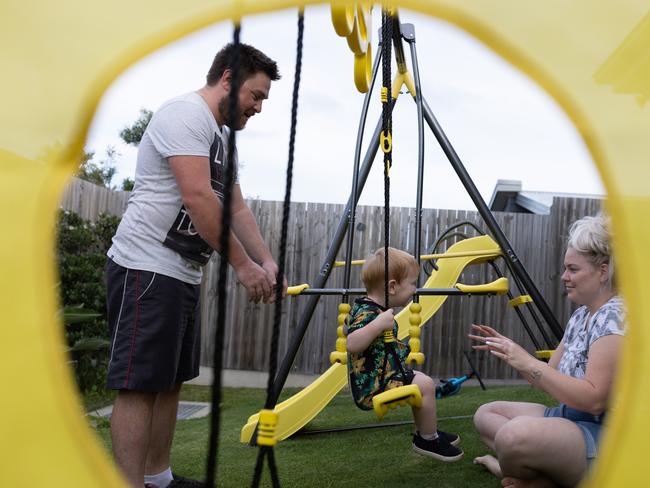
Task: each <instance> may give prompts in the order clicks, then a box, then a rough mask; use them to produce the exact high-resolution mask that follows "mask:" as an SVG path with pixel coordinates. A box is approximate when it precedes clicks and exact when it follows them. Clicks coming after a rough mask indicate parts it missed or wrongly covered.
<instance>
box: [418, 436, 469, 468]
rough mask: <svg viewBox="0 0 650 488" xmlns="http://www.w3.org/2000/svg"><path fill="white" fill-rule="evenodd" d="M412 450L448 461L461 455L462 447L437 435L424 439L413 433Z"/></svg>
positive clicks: (454, 459) (457, 458)
mask: <svg viewBox="0 0 650 488" xmlns="http://www.w3.org/2000/svg"><path fill="white" fill-rule="evenodd" d="M413 450H414V451H415V452H417V453H418V454H422V455H424V456H429V457H432V458H434V459H437V460H438V461H442V462H445V463H450V462H453V461H458V460H459V459H461V458H462V457H463V451H462V449H459V448H457V447H456V446H452V445H451V444H450V443H449V441H448V440H447V439H445V438H444V437H442V436H440V435H439V436H438V437H437V438H435V439H433V440H428V439H424V438H422V437H421V436H420V434H417V433H416V434H414V435H413Z"/></svg>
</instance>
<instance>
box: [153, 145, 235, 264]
mask: <svg viewBox="0 0 650 488" xmlns="http://www.w3.org/2000/svg"><path fill="white" fill-rule="evenodd" d="M233 161H234V157H233ZM226 163H227V161H226V151H225V148H224V144H223V141H222V139H221V136H220V135H219V134H217V133H216V132H215V134H214V141H213V142H212V145H211V146H210V186H211V187H212V191H214V192H215V194H216V195H217V196H218V197H219V198H223V190H224V186H225V185H224V184H225V181H224V180H225V173H226V171H225V168H226ZM234 169H235V174H236V168H234ZM163 245H165V246H167V247H169V248H170V249H173V250H174V251H176V252H177V253H179V254H180V255H181V256H183V257H184V258H185V259H189V260H190V261H194V262H195V263H198V264H200V265H204V264H205V263H207V262H208V260H209V259H210V256H211V255H212V252H213V249H212V248H211V247H210V246H209V245H208V243H207V242H205V241H204V240H203V238H202V237H201V236H200V235H199V233H198V231H197V230H196V228H195V227H194V224H193V223H192V220H191V219H190V216H189V214H188V213H187V210H186V209H185V206H184V205H183V206H182V207H181V208H180V210H179V212H178V215H177V216H176V220H174V223H173V224H172V226H171V228H170V229H169V232H168V233H167V237H166V238H165V241H164V242H163Z"/></svg>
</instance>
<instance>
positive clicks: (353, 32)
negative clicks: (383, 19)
mask: <svg viewBox="0 0 650 488" xmlns="http://www.w3.org/2000/svg"><path fill="white" fill-rule="evenodd" d="M372 7H373V4H372V2H370V1H367V0H361V1H356V2H343V1H341V0H335V1H334V2H332V7H331V14H332V23H333V24H334V31H335V32H336V33H337V34H338V35H339V36H341V37H345V39H346V40H347V42H348V47H349V48H350V50H351V51H352V53H353V54H354V85H355V86H356V88H357V90H358V91H359V92H361V93H366V92H367V91H368V90H369V89H370V81H371V79H372Z"/></svg>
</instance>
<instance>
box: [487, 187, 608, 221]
mask: <svg viewBox="0 0 650 488" xmlns="http://www.w3.org/2000/svg"><path fill="white" fill-rule="evenodd" d="M555 197H560V198H589V199H594V198H595V199H603V198H604V196H603V195H593V194H591V195H588V194H584V193H561V192H546V191H524V190H522V187H521V181H519V180H497V183H496V185H495V186H494V191H493V192H492V198H491V199H490V204H489V206H490V210H492V211H493V212H523V213H533V214H540V215H548V214H549V213H551V207H552V206H553V199H554V198H555Z"/></svg>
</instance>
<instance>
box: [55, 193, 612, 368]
mask: <svg viewBox="0 0 650 488" xmlns="http://www.w3.org/2000/svg"><path fill="white" fill-rule="evenodd" d="M92 187H94V188H92ZM127 200H128V192H111V191H110V190H106V189H103V188H100V187H96V186H95V185H92V184H89V183H86V182H83V181H80V180H75V181H74V182H73V183H72V184H71V185H70V188H68V190H67V191H66V196H65V198H64V199H63V202H62V207H63V208H64V209H67V210H73V211H75V212H77V213H79V214H80V215H82V216H83V217H85V218H87V219H93V218H95V217H96V215H97V214H98V213H99V212H101V211H104V212H110V213H114V214H116V215H120V214H121V213H122V211H123V209H124V208H125V206H126V202H127ZM248 203H249V205H250V207H251V210H252V211H253V213H254V215H255V216H256V219H257V222H258V225H259V228H260V231H261V233H262V236H263V237H264V239H265V240H266V242H268V243H270V244H271V250H272V252H273V254H274V255H275V256H277V254H278V243H279V240H280V239H279V236H280V228H281V222H282V204H281V202H273V201H261V200H250V201H249V202H248ZM600 208H601V201H600V200H588V199H576V198H556V199H555V200H554V204H553V207H552V210H551V213H550V215H531V214H520V213H505V212H496V213H495V218H496V220H497V222H498V223H499V225H500V226H501V228H502V229H503V231H504V233H505V235H506V236H507V237H508V239H509V241H510V243H511V244H512V246H513V248H514V250H515V252H516V253H517V255H518V257H519V259H520V260H521V261H522V263H523V264H524V266H525V267H526V269H527V271H528V273H529V274H530V276H531V277H532V279H533V281H534V282H535V283H536V284H537V286H538V288H539V290H540V292H541V293H542V295H543V296H544V297H545V298H546V300H547V302H548V304H549V306H550V308H551V310H552V311H553V312H554V314H555V316H556V317H557V318H558V320H559V322H560V324H561V325H564V323H565V322H566V320H567V319H568V317H569V315H570V313H571V312H572V310H573V309H572V307H571V305H570V303H569V302H568V300H566V298H565V294H564V287H563V286H562V284H561V283H560V275H561V271H562V261H563V254H564V243H565V242H566V230H567V228H568V225H569V224H570V223H571V222H572V221H574V220H576V219H578V218H580V217H582V216H584V215H593V214H595V213H596V212H598V210H599V209H600ZM343 211H344V206H343V205H333V204H321V203H293V204H292V205H291V214H290V215H291V219H290V222H289V229H288V244H287V256H286V267H287V277H288V280H289V283H290V284H299V283H312V282H313V280H314V279H315V277H316V276H317V274H318V272H319V270H320V268H321V265H322V264H323V262H324V259H325V256H326V253H327V249H328V246H329V244H330V240H331V239H332V237H333V235H334V232H335V229H336V227H337V226H338V223H339V220H340V219H341V218H342V216H343ZM414 214H415V210H414V209H412V208H393V209H392V210H391V218H390V220H391V227H390V228H391V237H390V239H391V245H393V246H394V247H398V248H401V249H405V250H411V249H413V235H414V227H415V220H414ZM383 220H384V219H383V209H381V208H379V207H359V208H358V211H357V219H356V225H355V230H354V234H355V235H354V239H355V245H354V249H355V251H354V256H353V257H354V258H365V257H366V256H367V255H369V254H370V253H371V252H372V251H374V250H375V249H376V248H378V247H380V246H381V245H382V242H383ZM462 221H469V222H473V223H474V224H476V225H477V226H479V227H481V228H483V229H484V230H486V231H487V229H486V227H485V225H484V224H483V222H482V219H481V218H480V216H479V214H478V212H473V211H463V210H440V209H425V210H424V211H423V215H422V238H423V240H422V249H423V251H425V250H428V249H429V248H430V247H431V246H432V245H433V244H434V243H435V241H436V239H437V237H438V236H439V235H440V234H441V233H442V232H444V231H445V230H446V229H447V228H448V227H449V226H451V225H454V224H457V223H458V222H462ZM458 231H460V232H463V233H465V234H466V235H468V236H473V235H476V233H475V231H474V230H473V229H472V228H471V227H470V226H464V227H461V228H459V229H458ZM457 239H458V237H455V238H453V239H450V240H447V241H446V242H445V243H444V244H443V245H442V246H441V247H440V248H439V249H438V250H437V251H444V250H445V249H446V248H447V247H449V246H450V245H451V244H453V243H454V242H456V241H457ZM343 247H344V246H343ZM343 258H344V250H342V251H341V252H339V256H338V259H343ZM498 265H499V267H500V268H501V269H502V270H503V271H504V273H505V274H506V276H510V275H509V273H508V272H507V269H506V266H505V263H504V262H503V260H499V261H498ZM217 271H218V261H217V257H216V256H213V258H212V260H211V261H210V263H209V264H208V265H207V267H206V270H205V276H204V280H203V285H202V292H201V293H202V295H201V296H202V329H203V330H202V335H203V342H202V351H201V364H202V365H204V366H212V357H213V350H214V339H213V335H214V334H213V329H214V324H215V322H216V283H217ZM494 278H495V275H494V272H493V271H492V270H490V269H489V268H488V267H487V266H486V265H481V266H474V267H471V268H468V269H467V270H465V271H464V272H463V274H462V275H461V278H460V281H461V282H463V283H485V282H488V281H492V280H493V279H494ZM228 282H229V286H228V290H227V291H228V293H227V318H226V330H225V338H224V339H225V340H224V349H223V351H224V367H225V368H230V369H243V370H260V371H265V370H267V369H268V357H269V348H270V343H271V331H272V325H273V324H272V322H273V306H270V305H262V304H257V305H256V304H250V303H248V302H247V301H246V293H245V290H244V289H243V287H242V286H241V285H239V284H236V282H235V279H234V276H233V273H232V270H230V271H229V281H228ZM327 286H328V287H342V286H343V268H339V269H334V270H333V271H332V273H331V275H330V278H329V281H328V283H327ZM351 286H352V287H361V286H362V284H361V283H360V280H359V269H358V268H356V269H354V270H353V273H352V283H351ZM511 287H514V284H513V282H512V280H511ZM513 293H514V294H515V295H517V292H516V291H515V290H513ZM307 300H308V299H307V297H293V298H287V299H286V300H285V301H284V306H283V311H282V328H281V333H280V340H279V358H280V360H282V358H283V357H284V354H285V352H286V350H287V345H288V344H289V342H290V341H291V338H292V336H293V333H294V331H295V329H296V327H297V325H298V321H299V320H300V316H301V314H302V311H303V309H304V307H305V304H306V301H307ZM339 300H340V299H339V298H338V297H332V296H329V297H322V298H321V300H320V302H319V304H318V306H317V308H316V310H315V312H314V315H313V317H312V320H311V322H310V325H309V328H308V330H307V333H306V335H305V337H304V340H303V342H302V346H301V349H300V351H299V353H298V355H297V357H296V360H295V362H294V364H293V365H292V371H293V372H296V373H306V374H317V373H321V372H323V371H324V370H325V369H327V368H328V367H329V361H328V357H329V353H330V352H331V351H332V350H333V349H334V343H335V340H336V326H337V323H336V318H337V307H338V303H339ZM507 301H508V299H507V297H478V296H476V297H449V298H448V299H447V301H446V302H445V304H444V305H443V306H442V308H441V309H440V310H439V311H438V313H437V314H436V315H435V316H434V317H433V318H432V319H431V320H430V321H429V323H428V324H426V326H425V327H424V328H423V334H422V351H423V352H424V353H425V355H426V362H425V365H424V366H423V371H425V372H426V373H427V374H430V375H432V376H433V377H442V378H444V377H448V376H456V375H459V374H463V373H466V372H468V365H467V362H466V361H465V359H464V356H463V351H467V350H470V349H471V348H470V344H469V341H468V339H467V338H466V334H467V332H468V330H469V325H470V324H471V323H472V322H476V323H485V324H492V325H495V326H496V327H497V328H498V329H499V330H501V331H503V333H504V334H506V335H508V336H510V337H512V338H513V339H514V340H516V341H518V342H519V343H521V344H522V345H524V347H526V348H527V349H529V350H531V351H532V350H534V345H533V342H532V340H531V339H530V337H529V336H528V334H527V332H526V331H525V329H524V327H523V326H522V323H521V321H520V320H519V318H518V317H517V314H516V313H515V312H514V310H513V309H511V308H510V307H508V306H507ZM524 315H525V317H526V319H527V322H528V323H529V325H530V327H531V328H532V329H533V332H534V335H535V337H536V338H537V340H538V342H540V343H542V344H543V340H542V337H541V334H540V333H539V332H538V331H537V327H536V325H535V323H534V321H533V320H531V316H530V315H529V314H528V312H524ZM538 315H539V314H538ZM540 318H541V317H540ZM547 330H548V329H547ZM548 333H549V335H551V333H550V331H549V332H548ZM551 337H552V335H551ZM472 357H473V360H474V361H475V363H476V365H477V366H478V367H479V371H480V372H481V375H482V376H483V377H484V378H499V379H509V378H516V377H517V373H515V372H514V371H513V370H512V369H511V368H509V367H507V366H505V365H504V364H503V363H502V362H501V361H497V360H495V359H494V358H492V357H489V356H484V355H473V356H472Z"/></svg>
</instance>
